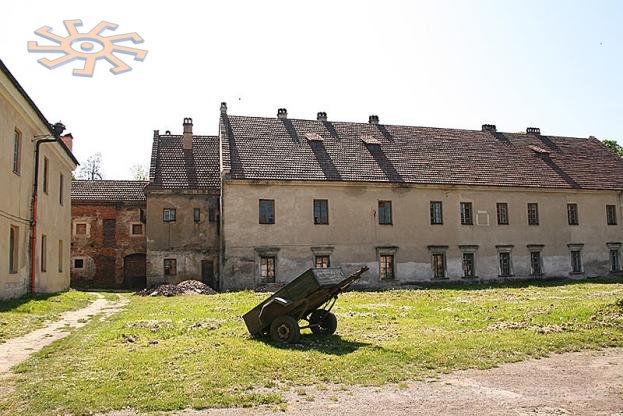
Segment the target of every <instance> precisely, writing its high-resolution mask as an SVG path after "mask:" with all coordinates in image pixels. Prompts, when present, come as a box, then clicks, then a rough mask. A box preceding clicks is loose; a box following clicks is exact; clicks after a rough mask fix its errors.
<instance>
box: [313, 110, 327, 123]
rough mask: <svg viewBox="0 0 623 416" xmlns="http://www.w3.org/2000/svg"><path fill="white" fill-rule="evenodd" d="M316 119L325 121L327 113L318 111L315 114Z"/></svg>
mask: <svg viewBox="0 0 623 416" xmlns="http://www.w3.org/2000/svg"><path fill="white" fill-rule="evenodd" d="M316 120H318V121H327V113H325V112H324V111H319V112H318V114H317V116H316Z"/></svg>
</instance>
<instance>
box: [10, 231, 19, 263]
mask: <svg viewBox="0 0 623 416" xmlns="http://www.w3.org/2000/svg"><path fill="white" fill-rule="evenodd" d="M18 263H19V228H18V227H15V226H14V225H12V226H11V228H10V229H9V273H11V274H13V273H17V269H18Z"/></svg>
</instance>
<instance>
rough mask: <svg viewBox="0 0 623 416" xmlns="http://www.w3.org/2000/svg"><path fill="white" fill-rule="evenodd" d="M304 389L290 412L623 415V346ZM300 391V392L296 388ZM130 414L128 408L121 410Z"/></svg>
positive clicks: (309, 415) (292, 394)
mask: <svg viewBox="0 0 623 416" xmlns="http://www.w3.org/2000/svg"><path fill="white" fill-rule="evenodd" d="M402 387H403V388H399V386H396V385H393V386H384V387H381V388H373V387H352V386H347V387H340V386H331V387H329V389H328V390H326V391H319V390H318V389H316V388H305V389H304V393H305V394H304V395H302V392H301V391H298V392H297V391H289V392H286V393H285V396H286V399H287V400H288V407H287V410H286V412H285V414H287V415H300V416H303V415H304V416H314V415H337V414H339V415H340V416H350V415H353V416H354V415H370V416H371V415H383V416H405V415H479V416H484V415H621V416H623V348H614V349H608V350H603V351H583V352H576V353H567V354H559V355H553V356H551V357H549V358H542V359H539V360H535V359H532V360H527V361H523V362H518V363H513V364H505V365H502V366H500V367H498V368H494V369H490V370H466V371H457V372H454V373H451V374H447V375H443V376H441V377H440V378H439V379H435V380H427V381H420V382H414V383H411V384H409V385H405V386H402ZM295 390H296V389H295ZM119 414H123V413H119ZM178 414H179V415H184V416H191V415H192V416H198V415H214V416H229V415H283V414H284V412H281V411H277V410H274V409H272V410H271V409H262V408H259V409H258V408H256V409H215V410H204V411H190V410H187V411H184V412H181V413H178Z"/></svg>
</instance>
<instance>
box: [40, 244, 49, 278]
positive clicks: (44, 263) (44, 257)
mask: <svg viewBox="0 0 623 416" xmlns="http://www.w3.org/2000/svg"><path fill="white" fill-rule="evenodd" d="M40 260H41V271H42V272H45V271H47V269H48V237H47V236H45V235H42V236H41V254H40Z"/></svg>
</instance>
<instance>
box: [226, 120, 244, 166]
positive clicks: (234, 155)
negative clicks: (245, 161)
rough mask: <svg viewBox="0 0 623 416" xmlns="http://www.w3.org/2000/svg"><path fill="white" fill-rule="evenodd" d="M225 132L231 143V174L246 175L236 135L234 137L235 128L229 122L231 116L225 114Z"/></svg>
mask: <svg viewBox="0 0 623 416" xmlns="http://www.w3.org/2000/svg"><path fill="white" fill-rule="evenodd" d="M221 118H222V120H223V125H224V127H225V132H226V134H227V138H228V140H227V142H228V143H229V164H230V167H231V175H232V176H233V177H244V169H243V167H242V161H241V160H240V152H239V151H238V146H237V145H236V137H234V130H233V129H232V127H231V123H230V122H229V117H228V116H227V115H226V114H224V115H223V116H221Z"/></svg>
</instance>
